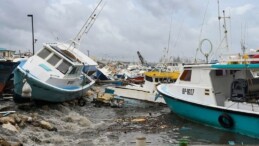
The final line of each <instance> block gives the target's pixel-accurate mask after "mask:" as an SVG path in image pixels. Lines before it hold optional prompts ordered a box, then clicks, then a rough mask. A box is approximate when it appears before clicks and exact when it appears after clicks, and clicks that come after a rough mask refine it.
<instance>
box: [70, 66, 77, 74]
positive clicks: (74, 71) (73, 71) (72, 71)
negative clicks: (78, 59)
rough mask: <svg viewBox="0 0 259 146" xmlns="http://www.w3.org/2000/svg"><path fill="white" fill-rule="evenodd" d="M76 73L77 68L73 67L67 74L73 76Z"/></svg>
mask: <svg viewBox="0 0 259 146" xmlns="http://www.w3.org/2000/svg"><path fill="white" fill-rule="evenodd" d="M77 71H78V67H73V69H72V70H71V71H70V73H69V74H75V73H77Z"/></svg>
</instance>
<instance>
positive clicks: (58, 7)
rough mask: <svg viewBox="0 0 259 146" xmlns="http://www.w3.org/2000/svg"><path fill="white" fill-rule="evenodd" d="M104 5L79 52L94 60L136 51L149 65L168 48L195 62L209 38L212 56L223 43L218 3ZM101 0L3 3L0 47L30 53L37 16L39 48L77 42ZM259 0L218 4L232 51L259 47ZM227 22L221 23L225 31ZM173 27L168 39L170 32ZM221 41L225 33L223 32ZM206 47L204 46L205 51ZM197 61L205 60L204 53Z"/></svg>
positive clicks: (127, 0)
mask: <svg viewBox="0 0 259 146" xmlns="http://www.w3.org/2000/svg"><path fill="white" fill-rule="evenodd" d="M105 1H107V2H106V4H105V6H104V8H103V10H102V12H101V14H100V15H99V16H98V18H97V19H96V21H95V23H94V25H93V27H92V28H91V30H90V31H89V33H88V34H86V35H84V36H83V39H82V42H81V46H80V49H81V50H82V51H83V52H84V53H86V54H87V50H89V52H90V56H94V57H97V58H110V59H114V60H129V61H137V53H136V52H137V51H140V52H141V54H142V56H143V57H144V58H145V59H146V60H147V61H158V60H159V59H160V58H161V57H162V56H163V54H164V51H163V50H164V48H167V47H168V42H169V53H168V56H173V57H177V56H179V57H185V58H194V56H195V53H196V48H197V47H198V44H199V41H200V40H202V39H204V38H207V39H209V40H211V42H212V44H213V52H215V53H213V54H214V56H216V55H215V54H219V52H223V51H222V49H220V50H219V49H217V48H218V46H219V42H220V39H219V38H220V37H219V22H218V10H217V9H218V5H217V0H103V2H105ZM98 2H99V0H2V1H1V5H0V48H7V49H13V50H16V51H17V52H18V50H22V51H28V50H32V35H31V19H30V18H29V17H27V14H33V16H34V31H35V38H36V39H37V40H38V41H37V42H36V44H35V50H36V51H37V50H39V49H40V48H41V47H42V43H45V42H57V41H60V42H67V41H69V40H70V39H73V38H74V37H75V36H76V34H77V33H78V31H79V30H80V28H81V27H82V25H83V24H84V22H85V21H86V20H87V18H88V17H89V16H90V14H91V12H92V11H93V10H94V8H95V6H96V5H97V4H98ZM258 6H259V1H257V0H224V1H220V9H221V14H220V15H221V16H222V10H223V9H224V10H225V11H226V16H230V17H231V19H226V22H227V27H228V32H229V34H228V42H229V46H230V47H229V48H230V49H229V52H241V49H240V41H241V40H242V39H243V41H245V44H246V46H247V47H248V48H252V49H257V48H259V43H258V38H259V25H258V24H259V17H258V16H259V9H258ZM222 25H223V21H221V30H223V28H222ZM170 28H171V35H170V41H168V40H169V33H170ZM221 38H223V33H221ZM207 46H208V44H205V45H204V46H203V49H204V52H206V48H205V47H207ZM198 54H199V55H198V56H199V57H200V58H202V56H201V55H200V53H198Z"/></svg>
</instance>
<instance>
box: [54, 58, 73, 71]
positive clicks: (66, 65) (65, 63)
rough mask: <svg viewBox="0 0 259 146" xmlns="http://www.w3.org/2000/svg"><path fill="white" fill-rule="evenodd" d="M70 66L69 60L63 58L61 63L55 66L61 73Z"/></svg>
mask: <svg viewBox="0 0 259 146" xmlns="http://www.w3.org/2000/svg"><path fill="white" fill-rule="evenodd" d="M70 66H71V64H70V63H69V62H67V61H66V60H63V61H62V63H61V64H60V65H59V66H58V67H57V69H58V70H59V71H60V72H62V73H63V74H66V73H67V71H68V70H69V67H70Z"/></svg>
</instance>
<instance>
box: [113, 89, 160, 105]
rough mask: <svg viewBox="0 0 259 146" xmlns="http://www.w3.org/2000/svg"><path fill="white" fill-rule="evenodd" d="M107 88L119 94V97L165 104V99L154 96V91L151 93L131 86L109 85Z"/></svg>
mask: <svg viewBox="0 0 259 146" xmlns="http://www.w3.org/2000/svg"><path fill="white" fill-rule="evenodd" d="M109 89H112V90H114V91H115V92H114V94H116V95H118V96H120V97H126V98H129V99H135V100H142V101H146V102H152V103H163V104H165V101H164V99H163V98H162V97H158V98H157V100H155V98H156V93H151V92H149V91H143V90H139V89H133V88H127V87H119V86H118V87H109Z"/></svg>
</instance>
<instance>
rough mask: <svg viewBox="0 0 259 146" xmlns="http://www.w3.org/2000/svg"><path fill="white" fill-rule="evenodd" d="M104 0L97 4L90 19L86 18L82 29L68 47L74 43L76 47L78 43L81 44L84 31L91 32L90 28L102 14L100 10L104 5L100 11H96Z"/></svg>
mask: <svg viewBox="0 0 259 146" xmlns="http://www.w3.org/2000/svg"><path fill="white" fill-rule="evenodd" d="M102 1H103V0H100V2H99V3H98V4H97V6H96V7H95V9H94V11H93V12H92V13H91V15H90V16H89V17H88V19H87V20H86V22H85V23H84V25H83V27H82V28H81V30H80V31H79V32H78V34H77V35H76V37H75V38H74V39H73V40H72V42H71V44H70V45H69V47H68V48H70V47H71V46H72V45H74V46H75V47H76V45H80V41H81V38H82V36H83V34H84V33H87V32H89V30H90V28H91V27H92V25H93V24H94V22H95V20H96V18H97V16H98V15H99V14H100V12H101V11H102V9H103V7H102V8H101V10H99V12H98V13H96V11H97V9H98V7H99V6H100V5H101V3H102Z"/></svg>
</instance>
